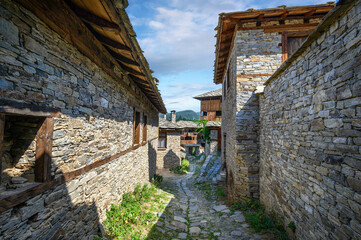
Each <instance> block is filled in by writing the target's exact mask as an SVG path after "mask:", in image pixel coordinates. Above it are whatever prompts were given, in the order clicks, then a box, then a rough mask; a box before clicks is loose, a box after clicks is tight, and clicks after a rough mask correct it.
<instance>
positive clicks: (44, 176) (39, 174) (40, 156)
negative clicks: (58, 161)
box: [35, 117, 54, 182]
mask: <svg viewBox="0 0 361 240" xmlns="http://www.w3.org/2000/svg"><path fill="white" fill-rule="evenodd" d="M53 128H54V119H53V118H52V117H48V118H46V119H45V121H44V122H43V124H42V125H41V127H40V129H39V131H38V133H37V135H36V154H35V181H36V182H47V181H50V179H51V173H50V170H51V152H52V148H53V144H52V138H53Z"/></svg>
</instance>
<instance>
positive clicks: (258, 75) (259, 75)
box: [237, 73, 272, 77]
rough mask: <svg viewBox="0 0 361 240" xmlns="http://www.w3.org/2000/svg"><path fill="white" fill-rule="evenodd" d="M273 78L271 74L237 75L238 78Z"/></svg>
mask: <svg viewBox="0 0 361 240" xmlns="http://www.w3.org/2000/svg"><path fill="white" fill-rule="evenodd" d="M265 76H272V74H271V73H255V74H237V77H265Z"/></svg>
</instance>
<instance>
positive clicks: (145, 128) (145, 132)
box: [143, 113, 148, 143]
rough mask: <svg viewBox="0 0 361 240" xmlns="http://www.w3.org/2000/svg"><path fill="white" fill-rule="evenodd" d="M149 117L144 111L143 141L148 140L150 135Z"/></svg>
mask: <svg viewBox="0 0 361 240" xmlns="http://www.w3.org/2000/svg"><path fill="white" fill-rule="evenodd" d="M147 126H148V117H147V115H145V114H144V113H143V143H145V142H146V141H147V137H148V127H147Z"/></svg>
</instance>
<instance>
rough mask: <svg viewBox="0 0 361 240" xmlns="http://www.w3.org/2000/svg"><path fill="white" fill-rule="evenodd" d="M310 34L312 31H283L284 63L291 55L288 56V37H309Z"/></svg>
mask: <svg viewBox="0 0 361 240" xmlns="http://www.w3.org/2000/svg"><path fill="white" fill-rule="evenodd" d="M309 35H310V33H307V32H282V63H283V62H285V61H286V60H287V59H288V58H289V57H290V56H288V48H289V46H288V39H289V38H297V37H308V36H309ZM301 45H302V44H301ZM296 51H297V50H296Z"/></svg>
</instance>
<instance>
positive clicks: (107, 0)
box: [17, 0, 167, 113]
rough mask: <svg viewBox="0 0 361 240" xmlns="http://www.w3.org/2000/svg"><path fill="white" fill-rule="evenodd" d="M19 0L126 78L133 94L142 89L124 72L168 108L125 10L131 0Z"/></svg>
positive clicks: (113, 72) (107, 68) (113, 73)
mask: <svg viewBox="0 0 361 240" xmlns="http://www.w3.org/2000/svg"><path fill="white" fill-rule="evenodd" d="M17 1H18V2H19V3H21V4H22V5H24V6H25V7H26V8H28V9H29V10H31V11H32V12H33V13H35V15H37V17H39V18H40V19H41V20H43V21H44V22H45V23H46V24H48V25H49V26H50V27H51V28H52V29H53V30H54V31H56V32H57V33H58V34H59V35H61V36H62V37H63V38H64V39H66V40H67V41H69V42H71V43H72V44H74V45H75V46H76V47H77V48H78V49H79V51H80V52H82V53H83V54H84V55H85V56H87V57H88V58H89V59H91V60H92V61H93V62H95V63H96V64H97V65H98V66H100V67H102V68H103V69H104V70H105V71H106V72H107V73H108V74H110V75H111V76H113V77H114V78H116V79H118V80H119V81H121V82H122V81H123V82H122V83H123V87H125V88H126V89H128V90H129V92H131V93H132V95H134V96H136V97H137V96H139V93H137V91H136V90H134V89H132V87H130V85H129V82H127V80H124V79H122V77H121V78H120V77H119V76H120V75H121V72H123V73H125V74H126V75H127V79H128V80H130V81H133V82H134V83H135V84H136V85H137V86H138V87H139V88H140V90H141V91H142V92H143V93H144V95H145V96H146V98H147V99H149V100H150V102H151V103H152V104H153V105H154V106H155V107H156V108H157V109H158V111H159V112H161V113H166V112H167V111H166V108H165V105H164V103H163V101H162V98H161V96H160V93H159V90H158V88H157V80H156V79H155V78H154V77H153V76H152V72H151V70H150V69H149V65H148V62H147V61H146V59H145V57H144V55H143V53H142V50H141V48H140V47H139V44H138V41H137V39H136V34H135V32H134V30H133V28H132V25H131V23H130V20H129V18H128V15H127V13H126V11H125V7H127V5H128V3H127V0H87V1H84V0H65V1H45V0H44V1H42V0H27V1H22V0H17ZM120 70H122V71H120Z"/></svg>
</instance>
